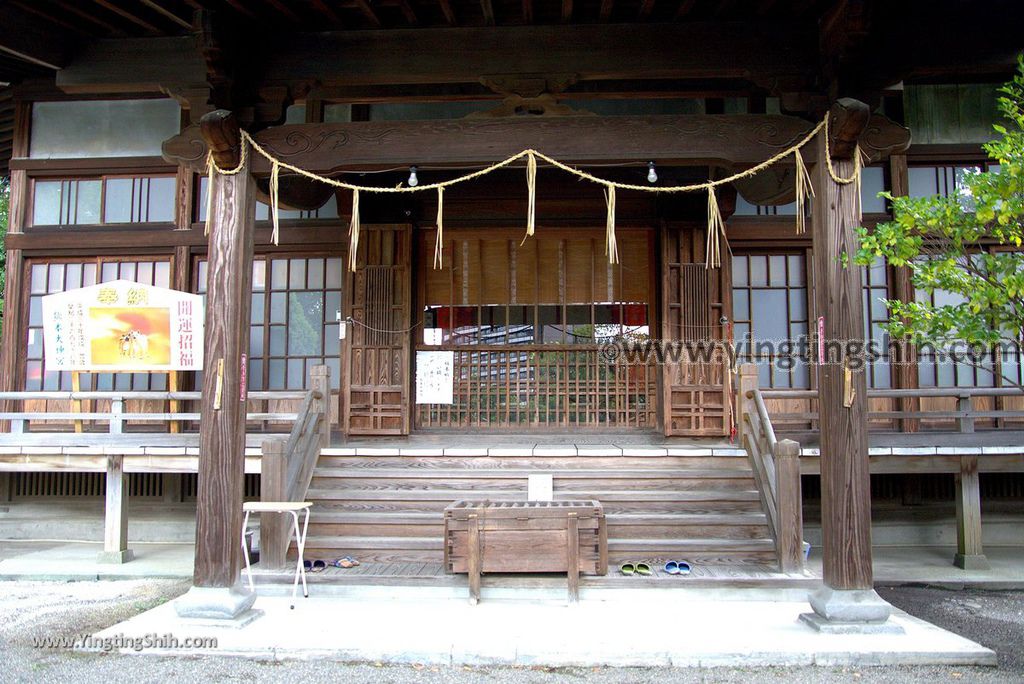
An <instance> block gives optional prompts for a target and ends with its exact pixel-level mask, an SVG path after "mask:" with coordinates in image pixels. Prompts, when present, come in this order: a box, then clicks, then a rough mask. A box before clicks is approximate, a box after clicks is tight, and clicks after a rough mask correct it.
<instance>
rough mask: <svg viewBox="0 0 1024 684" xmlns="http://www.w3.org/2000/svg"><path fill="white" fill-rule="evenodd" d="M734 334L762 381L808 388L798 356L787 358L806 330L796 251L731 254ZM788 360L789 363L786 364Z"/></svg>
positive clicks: (802, 275)
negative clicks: (791, 358) (754, 365)
mask: <svg viewBox="0 0 1024 684" xmlns="http://www.w3.org/2000/svg"><path fill="white" fill-rule="evenodd" d="M732 285H733V286H732V301H733V323H734V329H733V334H734V339H735V340H736V344H737V352H738V353H739V355H740V358H741V360H743V361H744V362H747V363H755V364H757V369H758V378H759V380H758V382H759V384H760V385H761V386H762V387H780V388H790V387H793V388H806V387H809V386H810V373H809V369H808V366H807V363H805V362H804V361H803V360H802V359H794V360H793V361H789V360H787V353H786V350H787V345H789V349H795V347H794V346H793V345H796V344H797V342H798V341H799V340H800V339H801V338H806V336H807V321H808V314H807V272H806V265H805V257H804V254H803V253H799V254H744V255H739V254H738V255H735V256H733V259H732ZM786 366H791V367H789V368H787V367H786Z"/></svg>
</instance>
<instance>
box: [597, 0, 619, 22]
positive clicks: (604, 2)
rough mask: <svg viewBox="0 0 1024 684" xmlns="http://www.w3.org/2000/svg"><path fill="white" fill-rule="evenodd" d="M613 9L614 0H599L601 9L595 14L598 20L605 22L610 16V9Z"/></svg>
mask: <svg viewBox="0 0 1024 684" xmlns="http://www.w3.org/2000/svg"><path fill="white" fill-rule="evenodd" d="M613 9H615V0H601V10H600V12H599V13H598V15H597V19H598V21H600V22H601V23H602V24H604V23H607V22H608V20H609V19H611V17H612V10H613Z"/></svg>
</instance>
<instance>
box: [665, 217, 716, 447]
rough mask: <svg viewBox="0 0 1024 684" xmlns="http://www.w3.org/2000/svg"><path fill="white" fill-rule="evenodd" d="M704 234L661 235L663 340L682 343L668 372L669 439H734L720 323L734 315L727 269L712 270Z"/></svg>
mask: <svg viewBox="0 0 1024 684" xmlns="http://www.w3.org/2000/svg"><path fill="white" fill-rule="evenodd" d="M703 237H704V236H703V232H702V230H700V229H697V228H692V227H683V228H674V227H669V228H666V229H665V230H664V231H663V232H662V250H661V253H662V292H661V294H662V311H663V317H662V340H663V342H672V343H679V349H680V350H681V351H682V352H683V353H681V354H680V355H679V356H678V357H677V358H676V359H672V358H671V357H670V356H666V361H665V364H664V367H663V368H664V370H663V375H662V378H663V385H662V393H663V403H664V416H663V421H664V431H665V435H666V436H668V435H679V436H693V437H712V436H725V435H728V434H729V430H730V425H731V416H732V413H731V406H730V392H731V391H732V390H731V387H730V382H729V381H730V367H729V358H728V354H726V353H725V349H724V348H723V347H722V346H721V343H722V341H723V339H724V337H725V331H724V326H723V325H722V323H721V322H720V319H721V318H722V317H724V316H728V315H729V314H730V313H731V308H732V307H731V303H730V301H729V299H730V297H729V289H728V286H727V283H728V280H727V276H726V273H727V269H728V264H727V263H725V264H723V266H724V268H711V269H709V268H707V267H706V266H705V264H704V262H703V261H702V257H703Z"/></svg>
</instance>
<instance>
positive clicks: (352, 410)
mask: <svg viewBox="0 0 1024 684" xmlns="http://www.w3.org/2000/svg"><path fill="white" fill-rule="evenodd" d="M411 233H412V231H411V229H410V227H409V226H363V227H362V235H361V239H360V242H359V253H358V255H357V261H356V263H357V270H356V272H355V273H354V274H351V278H350V282H351V287H350V288H349V292H350V293H351V296H350V299H349V301H348V305H347V306H348V311H347V315H348V316H349V317H350V318H351V319H352V323H351V325H349V326H348V334H347V335H346V339H345V340H344V342H343V343H342V346H341V354H342V359H341V363H342V368H343V369H344V371H343V375H344V377H343V389H342V396H343V405H342V416H343V418H342V425H343V426H344V430H345V432H346V433H348V434H353V435H404V434H408V433H409V370H410V369H409V350H410V346H409V345H410V336H411V335H412V332H411V331H410V327H411V321H410V318H411V307H410V301H409V300H410V294H411V290H410V275H409V274H410V271H411V268H410V244H411Z"/></svg>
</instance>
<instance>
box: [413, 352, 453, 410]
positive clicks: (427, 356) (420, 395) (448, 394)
mask: <svg viewBox="0 0 1024 684" xmlns="http://www.w3.org/2000/svg"><path fill="white" fill-rule="evenodd" d="M454 371H455V352H451V351H418V352H416V403H417V404H451V403H452V402H453V401H454V394H455V377H454V375H455V373H454Z"/></svg>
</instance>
